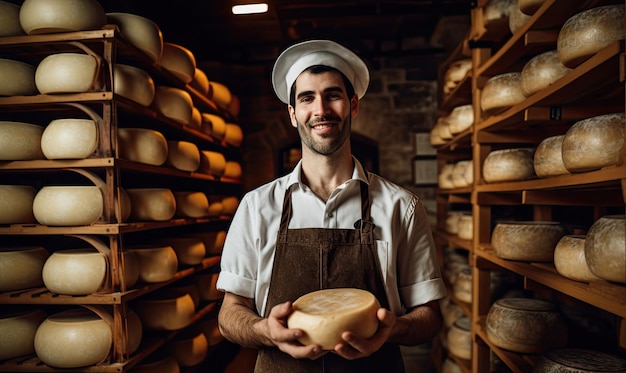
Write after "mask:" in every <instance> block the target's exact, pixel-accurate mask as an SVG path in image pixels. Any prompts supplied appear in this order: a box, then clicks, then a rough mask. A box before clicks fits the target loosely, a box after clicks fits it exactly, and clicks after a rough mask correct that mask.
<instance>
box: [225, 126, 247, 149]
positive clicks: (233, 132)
mask: <svg viewBox="0 0 626 373" xmlns="http://www.w3.org/2000/svg"><path fill="white" fill-rule="evenodd" d="M224 141H226V143H227V144H228V145H232V146H234V147H236V148H238V147H239V146H241V143H242V142H243V130H242V129H241V127H240V126H239V125H237V124H235V123H226V133H225V134H224Z"/></svg>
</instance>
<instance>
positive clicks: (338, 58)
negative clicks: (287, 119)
mask: <svg viewBox="0 0 626 373" xmlns="http://www.w3.org/2000/svg"><path fill="white" fill-rule="evenodd" d="M314 65H323V66H330V67H333V68H335V69H337V70H339V71H341V72H342V73H343V74H344V75H345V76H346V77H347V78H348V80H349V81H350V82H351V83H352V86H353V87H354V92H355V93H356V94H357V96H358V97H359V99H360V98H361V97H363V95H365V91H367V86H368V85H369V81H370V74H369V70H368V69H367V65H365V62H363V60H362V59H361V58H359V57H358V56H357V55H356V54H355V53H354V52H352V51H351V50H349V49H348V48H346V47H344V46H342V45H340V44H337V43H336V42H334V41H330V40H309V41H305V42H302V43H299V44H295V45H292V46H291V47H289V48H287V49H285V50H284V51H283V53H281V54H280V56H278V59H276V63H275V64H274V69H273V71H272V85H273V86H274V92H276V95H277V96H278V98H279V99H280V100H281V101H282V102H284V103H285V104H288V103H289V91H290V90H291V86H292V85H293V83H294V82H295V81H296V79H297V78H298V76H299V75H300V73H302V72H303V71H304V70H306V69H307V68H309V67H311V66H314Z"/></svg>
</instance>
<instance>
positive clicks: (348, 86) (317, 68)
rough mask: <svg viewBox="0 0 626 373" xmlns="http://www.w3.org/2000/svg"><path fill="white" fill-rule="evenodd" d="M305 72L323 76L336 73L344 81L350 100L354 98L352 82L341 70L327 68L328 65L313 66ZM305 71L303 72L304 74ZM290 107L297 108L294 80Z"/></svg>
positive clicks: (290, 94) (290, 92)
mask: <svg viewBox="0 0 626 373" xmlns="http://www.w3.org/2000/svg"><path fill="white" fill-rule="evenodd" d="M304 71H308V72H310V73H311V74H321V73H325V72H327V71H336V72H338V73H339V74H340V75H341V78H342V79H343V84H344V85H345V86H346V93H347V94H348V98H352V97H353V96H354V87H353V86H352V83H351V82H350V80H349V79H348V78H347V77H346V76H345V75H344V74H343V73H342V72H341V71H339V70H337V69H335V68H334V67H330V66H326V65H313V66H311V67H308V68H306V69H304ZM304 71H303V72H304ZM289 105H291V106H293V107H295V106H296V81H295V80H294V82H293V84H292V85H291V88H290V89H289Z"/></svg>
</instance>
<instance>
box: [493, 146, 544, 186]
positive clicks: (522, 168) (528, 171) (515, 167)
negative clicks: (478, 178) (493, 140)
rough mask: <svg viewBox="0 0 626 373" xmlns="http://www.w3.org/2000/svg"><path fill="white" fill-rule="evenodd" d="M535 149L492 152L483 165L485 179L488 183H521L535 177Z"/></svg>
mask: <svg viewBox="0 0 626 373" xmlns="http://www.w3.org/2000/svg"><path fill="white" fill-rule="evenodd" d="M533 158H534V149H532V148H518V149H500V150H494V151H492V152H490V153H489V154H488V155H487V157H486V158H485V161H484V163H483V178H484V179H485V182H487V183H497V182H503V181H520V180H526V179H531V178H533V177H534V176H535V169H534V166H533Z"/></svg>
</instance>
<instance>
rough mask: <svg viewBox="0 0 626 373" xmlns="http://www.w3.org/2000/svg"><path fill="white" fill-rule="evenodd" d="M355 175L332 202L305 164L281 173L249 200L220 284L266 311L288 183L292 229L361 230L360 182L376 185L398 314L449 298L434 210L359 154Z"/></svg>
mask: <svg viewBox="0 0 626 373" xmlns="http://www.w3.org/2000/svg"><path fill="white" fill-rule="evenodd" d="M354 162H355V167H354V171H353V174H352V178H351V179H350V180H348V181H346V182H345V183H343V184H341V185H340V186H338V187H337V188H336V189H335V190H334V191H333V192H332V194H331V195H330V197H329V198H328V201H326V202H324V201H323V200H321V199H320V198H319V197H318V196H316V195H315V194H314V193H313V192H312V191H311V190H310V188H309V187H308V186H306V185H305V184H304V183H303V182H302V179H301V169H302V162H301V161H300V162H299V163H298V164H297V165H296V167H295V168H294V170H293V171H292V172H291V173H290V174H288V175H285V176H283V177H281V178H278V179H276V180H274V181H272V182H270V183H267V184H265V185H262V186H260V187H258V188H257V189H255V190H252V191H250V192H248V193H246V195H245V196H244V197H243V198H242V200H241V203H240V204H239V207H238V209H237V212H236V213H235V215H234V217H233V220H232V222H231V225H230V228H229V230H228V234H227V236H226V242H225V244H224V250H223V253H222V258H221V272H220V275H219V278H218V281H217V288H218V289H219V290H221V291H227V292H230V293H234V294H237V295H239V296H242V297H246V298H253V299H254V300H255V304H256V308H257V312H258V313H259V315H264V313H265V305H266V302H267V295H268V290H269V286H270V278H271V275H272V265H273V263H274V252H275V246H276V239H277V236H278V229H279V225H280V219H281V214H282V208H283V197H284V195H285V191H286V190H287V188H288V187H289V186H291V185H293V184H297V185H295V186H294V187H293V189H292V197H291V198H292V206H293V215H292V217H291V221H290V222H289V228H290V229H294V228H329V229H353V228H354V223H355V222H356V221H357V220H359V219H360V218H361V194H360V183H359V180H363V181H365V182H366V183H367V184H368V185H369V193H370V203H371V216H372V220H373V223H374V225H375V229H374V239H375V240H376V249H377V254H378V257H379V259H380V263H381V267H382V268H381V273H382V274H383V277H384V278H383V280H384V282H385V288H386V291H387V298H388V300H389V306H390V309H391V311H392V312H394V313H395V314H396V315H401V314H402V313H403V312H404V310H405V309H408V308H412V307H415V306H419V305H422V304H425V303H427V302H429V301H431V300H435V299H441V298H443V297H445V295H446V290H445V286H444V282H443V280H442V279H441V274H440V270H439V263H438V259H437V252H436V249H435V245H434V242H433V238H432V233H431V230H430V225H429V223H428V219H427V216H426V212H425V210H424V208H423V207H422V204H421V203H420V201H419V199H418V198H417V196H415V195H414V194H412V193H410V192H409V191H407V190H405V189H404V188H402V187H400V186H398V185H395V184H393V183H391V182H389V181H387V180H385V179H383V178H382V177H380V176H378V175H375V174H372V173H369V172H368V173H367V174H366V173H365V171H364V170H363V167H362V166H361V164H360V163H359V161H358V160H356V159H354Z"/></svg>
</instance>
